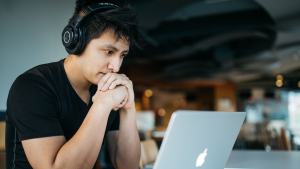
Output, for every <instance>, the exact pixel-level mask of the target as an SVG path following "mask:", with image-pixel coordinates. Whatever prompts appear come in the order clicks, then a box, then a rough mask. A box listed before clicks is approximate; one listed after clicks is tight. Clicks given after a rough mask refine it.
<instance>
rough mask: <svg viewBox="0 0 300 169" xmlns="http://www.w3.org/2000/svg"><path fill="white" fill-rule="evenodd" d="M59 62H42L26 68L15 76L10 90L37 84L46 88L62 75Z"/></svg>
mask: <svg viewBox="0 0 300 169" xmlns="http://www.w3.org/2000/svg"><path fill="white" fill-rule="evenodd" d="M60 62H61V61H58V62H52V63H47V64H42V65H38V66H36V67H33V68H31V69H29V70H27V71H26V72H24V73H23V74H21V75H19V76H18V77H17V78H16V80H15V81H14V82H13V84H12V87H11V90H12V89H16V88H24V87H25V86H28V87H30V86H31V88H33V87H37V86H43V87H44V88H45V87H46V88H47V86H52V85H53V84H55V83H57V82H58V81H59V79H61V78H60V76H62V73H63V70H62V67H61V65H60V64H61V63H60Z"/></svg>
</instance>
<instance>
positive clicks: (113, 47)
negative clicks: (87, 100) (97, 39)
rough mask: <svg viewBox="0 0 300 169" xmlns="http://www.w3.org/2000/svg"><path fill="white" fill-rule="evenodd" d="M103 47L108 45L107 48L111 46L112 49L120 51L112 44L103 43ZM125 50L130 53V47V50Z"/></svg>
mask: <svg viewBox="0 0 300 169" xmlns="http://www.w3.org/2000/svg"><path fill="white" fill-rule="evenodd" d="M102 47H106V48H110V49H112V50H115V51H119V49H118V48H116V47H115V46H113V45H110V44H106V45H102ZM123 52H127V53H128V52H129V49H128V50H124V51H123Z"/></svg>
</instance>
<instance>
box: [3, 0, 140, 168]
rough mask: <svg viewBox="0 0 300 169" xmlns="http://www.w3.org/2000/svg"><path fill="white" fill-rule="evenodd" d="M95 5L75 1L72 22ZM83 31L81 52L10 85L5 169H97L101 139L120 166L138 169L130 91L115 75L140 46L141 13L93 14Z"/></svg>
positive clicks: (113, 11) (127, 82) (126, 81)
mask: <svg viewBox="0 0 300 169" xmlns="http://www.w3.org/2000/svg"><path fill="white" fill-rule="evenodd" d="M91 3H95V1H80V0H78V1H77V2H76V8H75V13H74V16H75V15H76V14H78V13H79V12H80V10H81V9H82V8H84V7H86V6H88V5H90V4H91ZM70 21H72V19H71V20H70ZM80 28H81V29H82V30H86V31H84V32H83V34H82V35H83V38H84V40H85V44H86V46H84V47H83V50H82V52H79V53H77V54H69V55H68V57H67V58H66V59H63V60H60V61H59V62H54V63H49V64H44V65H40V66H37V67H34V68H32V69H30V70H28V71H26V72H25V73H23V74H22V75H20V76H19V77H18V78H17V79H16V80H15V82H14V83H13V85H12V87H11V89H10V92H9V96H8V100H7V119H6V123H7V124H6V126H7V127H6V166H7V167H6V168H7V169H20V168H26V169H27V168H35V169H69V168H70V169H75V168H78V169H85V168H94V167H95V163H96V161H97V159H98V155H99V151H100V148H101V145H102V143H103V141H104V140H105V141H106V143H107V147H108V151H109V155H110V158H111V161H112V164H113V166H114V167H115V168H118V169H121V168H124V169H131V168H132V169H133V168H138V164H139V159H140V141H139V136H138V132H137V127H136V122H135V104H134V93H133V86H132V82H131V81H130V80H129V79H128V78H127V77H126V76H125V75H123V74H117V72H118V71H119V69H120V66H121V64H122V61H123V59H124V57H125V56H126V55H127V54H128V52H129V48H132V47H134V46H138V42H139V40H140V33H139V32H138V31H137V30H138V29H137V18H136V15H135V14H134V13H133V10H132V8H130V7H129V6H124V7H121V8H119V7H118V8H112V9H107V10H102V11H95V12H94V13H93V14H90V15H89V16H87V17H86V18H84V21H83V22H82V23H81V25H80ZM97 85H98V86H97ZM112 110H113V111H112Z"/></svg>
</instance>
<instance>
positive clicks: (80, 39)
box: [61, 3, 119, 55]
mask: <svg viewBox="0 0 300 169" xmlns="http://www.w3.org/2000/svg"><path fill="white" fill-rule="evenodd" d="M115 8H119V6H117V5H115V4H111V3H94V4H91V5H89V6H86V7H84V8H82V10H81V11H80V12H79V13H78V14H76V15H75V16H73V18H72V19H71V21H70V22H69V24H68V25H67V26H66V27H65V29H64V30H63V32H62V34H61V35H62V43H63V45H64V46H65V48H66V50H67V52H68V53H69V54H75V55H77V54H81V53H82V52H83V50H84V48H85V35H84V33H85V31H86V30H85V29H84V28H80V24H81V23H82V21H83V19H84V18H85V17H86V16H88V15H90V14H91V13H93V12H95V11H98V10H106V9H115Z"/></svg>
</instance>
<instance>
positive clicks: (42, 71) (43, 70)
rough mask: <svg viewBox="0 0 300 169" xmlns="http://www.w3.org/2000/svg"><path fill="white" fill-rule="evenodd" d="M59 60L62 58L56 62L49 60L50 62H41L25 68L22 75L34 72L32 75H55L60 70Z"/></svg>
mask: <svg viewBox="0 0 300 169" xmlns="http://www.w3.org/2000/svg"><path fill="white" fill-rule="evenodd" d="M61 62H63V60H60V61H58V62H51V63H46V64H41V65H38V66H35V67H33V68H31V69H29V70H27V71H26V72H24V73H23V74H22V75H23V76H26V75H28V74H34V75H37V76H40V77H44V78H46V76H49V75H50V76H51V75H52V76H55V75H57V74H59V73H61V72H62V66H61ZM22 75H21V76H22Z"/></svg>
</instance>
